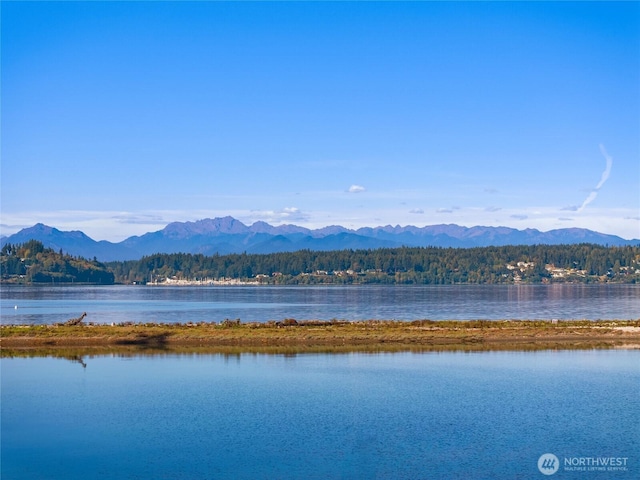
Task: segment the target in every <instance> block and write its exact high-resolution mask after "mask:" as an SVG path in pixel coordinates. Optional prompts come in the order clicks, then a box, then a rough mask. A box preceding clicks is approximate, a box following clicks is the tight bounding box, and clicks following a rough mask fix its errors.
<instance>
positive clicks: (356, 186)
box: [348, 185, 366, 193]
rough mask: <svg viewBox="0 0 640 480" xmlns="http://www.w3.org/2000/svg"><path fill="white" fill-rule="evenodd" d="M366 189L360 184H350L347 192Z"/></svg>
mask: <svg viewBox="0 0 640 480" xmlns="http://www.w3.org/2000/svg"><path fill="white" fill-rule="evenodd" d="M365 190H366V188H364V187H363V186H362V185H351V186H350V187H349V190H348V191H349V193H360V192H364V191H365Z"/></svg>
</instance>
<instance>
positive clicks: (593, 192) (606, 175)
mask: <svg viewBox="0 0 640 480" xmlns="http://www.w3.org/2000/svg"><path fill="white" fill-rule="evenodd" d="M600 151H601V152H602V155H604V158H605V159H606V160H607V166H606V167H605V169H604V172H602V177H600V181H599V182H598V185H596V188H594V189H593V190H591V193H590V194H589V196H588V197H587V198H585V200H584V202H582V205H581V206H580V208H578V210H577V211H578V212H581V211H582V210H584V208H585V207H586V206H587V205H589V204H590V203H591V202H593V201H594V200H595V199H596V197H597V196H598V192H599V191H600V189H601V188H602V186H603V185H604V182H606V181H607V179H608V178H609V175H610V174H611V166H612V165H613V158H611V157H610V156H609V154H608V153H607V151H606V150H605V149H604V145H602V144H600Z"/></svg>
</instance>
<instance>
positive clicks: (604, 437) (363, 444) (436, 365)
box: [1, 350, 640, 480]
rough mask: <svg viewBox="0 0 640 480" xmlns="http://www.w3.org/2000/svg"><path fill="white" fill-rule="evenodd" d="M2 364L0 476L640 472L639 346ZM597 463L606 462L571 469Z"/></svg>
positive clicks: (584, 475)
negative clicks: (547, 459)
mask: <svg viewBox="0 0 640 480" xmlns="http://www.w3.org/2000/svg"><path fill="white" fill-rule="evenodd" d="M1 367H2V432H1V433H2V446H1V450H2V451H1V453H2V465H1V473H2V478H3V479H7V480H8V479H66V480H72V479H83V480H84V479H88V478H100V479H278V478H281V479H376V478H381V479H432V478H434V479H449V478H451V479H469V478H480V479H502V478H514V479H515V478H545V475H543V473H542V472H543V471H544V470H543V469H542V467H541V468H539V467H538V460H539V459H540V458H541V456H542V455H543V454H549V453H550V454H553V455H555V456H556V458H557V459H558V463H557V464H553V465H552V466H553V467H554V468H555V467H556V465H557V467H558V471H557V473H556V474H555V477H556V478H576V479H578V478H579V479H600V478H606V479H611V478H627V479H632V478H639V477H640V416H639V415H638V412H639V411H640V352H639V351H637V350H587V351H538V352H474V353H460V352H458V353H456V352H440V353H433V352H431V353H408V352H404V353H376V354H366V353H349V354H298V355H267V354H250V353H245V354H239V355H222V354H205V355H187V354H171V353H167V354H157V355H143V354H139V355H137V354H134V355H115V354H114V355H102V356H85V357H83V358H77V357H74V356H73V355H71V354H70V355H69V357H68V358H67V359H65V358H60V357H58V358H56V357H35V358H20V357H12V358H7V357H5V358H3V359H2V360H1ZM603 458H604V459H609V460H607V463H608V465H609V464H611V462H615V470H612V469H607V467H602V468H601V469H595V468H592V469H590V470H588V469H587V467H584V469H579V470H577V469H576V468H577V467H576V466H575V465H578V464H580V462H582V464H583V465H584V464H585V462H586V463H589V462H591V463H593V461H594V460H593V459H603ZM612 458H613V459H615V460H613V461H612V460H611V459H612ZM589 459H591V460H589ZM574 464H575V465H574ZM623 464H624V465H623ZM547 467H548V468H550V467H549V465H548V464H547ZM609 468H611V467H610V465H609Z"/></svg>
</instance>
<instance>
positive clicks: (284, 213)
mask: <svg viewBox="0 0 640 480" xmlns="http://www.w3.org/2000/svg"><path fill="white" fill-rule="evenodd" d="M250 217H251V220H252V222H253V221H255V220H262V221H264V222H267V223H271V224H280V223H285V222H287V223H291V222H306V221H308V220H309V215H308V214H307V213H305V212H303V211H302V210H300V209H299V208H297V207H285V208H283V209H282V210H253V211H251V215H250ZM252 222H249V223H252Z"/></svg>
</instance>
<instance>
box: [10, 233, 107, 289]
mask: <svg viewBox="0 0 640 480" xmlns="http://www.w3.org/2000/svg"><path fill="white" fill-rule="evenodd" d="M0 277H1V278H2V281H3V282H6V283H54V284H55V283H92V284H103V285H109V284H113V283H114V275H113V273H112V272H110V271H109V270H108V269H107V268H106V267H105V265H104V264H102V263H100V262H98V261H97V260H93V261H90V260H86V259H84V258H82V257H72V256H70V255H68V254H64V253H62V251H59V252H55V251H54V250H53V249H51V248H45V247H44V245H43V244H42V242H39V241H37V240H29V241H28V242H25V243H23V244H21V245H11V244H5V245H4V246H3V247H2V250H0Z"/></svg>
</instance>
